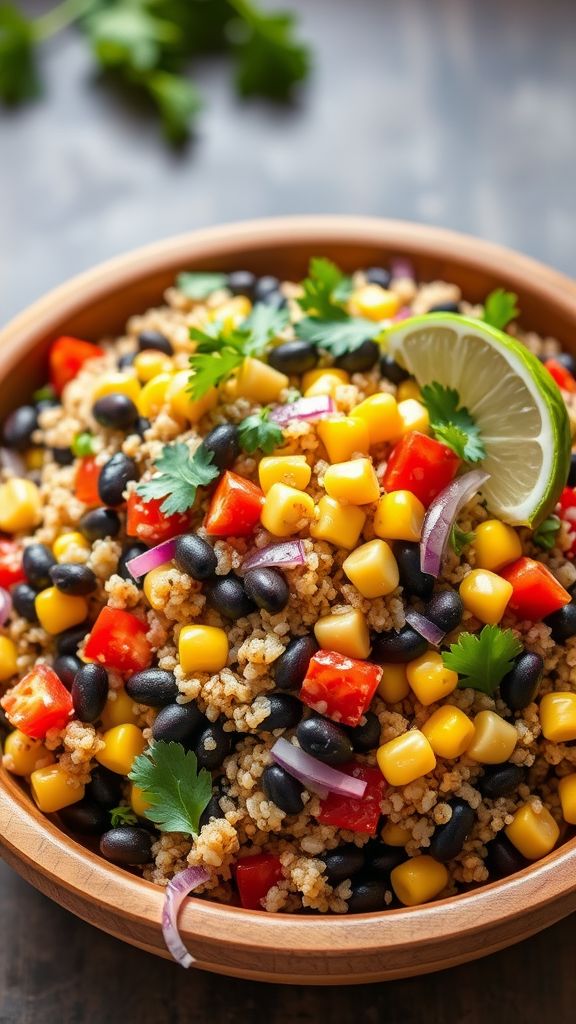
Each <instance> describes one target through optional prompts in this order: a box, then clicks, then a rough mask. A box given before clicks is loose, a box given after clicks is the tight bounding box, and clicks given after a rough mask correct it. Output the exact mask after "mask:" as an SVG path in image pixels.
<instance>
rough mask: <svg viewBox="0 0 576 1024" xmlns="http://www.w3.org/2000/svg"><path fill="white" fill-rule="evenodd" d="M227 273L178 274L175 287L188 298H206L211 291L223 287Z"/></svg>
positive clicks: (226, 279)
mask: <svg viewBox="0 0 576 1024" xmlns="http://www.w3.org/2000/svg"><path fill="white" fill-rule="evenodd" d="M227 281H228V274H201V273H194V274H193V273H184V274H178V277H177V278H176V287H177V288H178V289H179V291H181V292H183V294H184V295H185V296H186V298H188V299H207V298H208V296H209V295H211V294H212V292H215V291H218V289H219V288H225V287H226V282H227Z"/></svg>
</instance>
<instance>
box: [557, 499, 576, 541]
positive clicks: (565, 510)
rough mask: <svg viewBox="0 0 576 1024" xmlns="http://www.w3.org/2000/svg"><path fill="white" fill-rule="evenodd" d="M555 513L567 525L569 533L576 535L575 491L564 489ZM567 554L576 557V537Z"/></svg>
mask: <svg viewBox="0 0 576 1024" xmlns="http://www.w3.org/2000/svg"><path fill="white" fill-rule="evenodd" d="M557 512H558V515H559V516H560V519H562V520H563V521H564V522H565V523H566V524H567V526H568V528H569V529H570V531H571V532H572V533H573V534H575V535H576V489H575V488H574V487H565V488H564V490H563V491H562V494H561V495H560V501H559V502H558V508H557ZM567 554H568V555H569V556H572V557H574V556H575V555H576V536H575V537H574V540H573V541H572V546H571V547H570V550H569V551H568V552H567Z"/></svg>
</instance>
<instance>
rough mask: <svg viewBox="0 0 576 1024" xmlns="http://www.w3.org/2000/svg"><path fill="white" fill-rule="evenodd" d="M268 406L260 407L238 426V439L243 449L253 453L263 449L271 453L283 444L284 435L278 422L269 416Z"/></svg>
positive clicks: (265, 452) (266, 453)
mask: <svg viewBox="0 0 576 1024" xmlns="http://www.w3.org/2000/svg"><path fill="white" fill-rule="evenodd" d="M269 416H270V410H269V409H268V408H264V409H260V410H259V412H255V413H253V414H252V416H247V417H246V419H245V420H242V422H241V423H240V425H239V427H238V440H239V441H240V447H241V448H242V450H243V451H245V452H248V455H252V454H253V453H254V452H256V451H262V452H264V454H265V455H270V454H271V452H273V451H274V449H275V448H278V447H279V445H281V444H282V441H283V439H284V435H283V433H282V430H281V428H280V427H279V426H278V424H277V423H274V421H273V420H271V419H270V418H269Z"/></svg>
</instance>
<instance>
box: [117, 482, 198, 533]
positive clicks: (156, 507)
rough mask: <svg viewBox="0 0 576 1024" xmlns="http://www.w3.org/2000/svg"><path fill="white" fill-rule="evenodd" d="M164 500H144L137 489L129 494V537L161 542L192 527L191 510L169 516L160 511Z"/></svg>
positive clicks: (127, 521)
mask: <svg viewBox="0 0 576 1024" xmlns="http://www.w3.org/2000/svg"><path fill="white" fill-rule="evenodd" d="M164 500H165V499H164V498H151V499H150V501H144V499H143V498H142V497H140V495H139V494H137V492H136V491H132V492H131V494H129V495H128V507H127V515H126V533H127V534H128V536H129V537H138V540H143V541H144V543H145V544H159V543H160V541H163V540H170V538H171V537H177V536H178V534H179V533H186V531H187V530H188V529H189V527H190V522H191V512H175V513H174V515H172V516H167V515H165V514H164V512H161V511H160V506H161V505H162V502H163V501H164Z"/></svg>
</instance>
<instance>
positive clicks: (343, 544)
mask: <svg viewBox="0 0 576 1024" xmlns="http://www.w3.org/2000/svg"><path fill="white" fill-rule="evenodd" d="M365 522H366V513H365V512H363V511H362V509H361V508H357V507H355V506H354V505H341V504H340V502H339V501H336V499H335V498H329V497H328V496H327V495H325V496H324V497H323V498H320V501H319V502H318V507H317V518H316V520H315V521H314V522H313V523H312V524H311V526H310V536H311V537H314V540H327V541H328V543H329V544H336V546H337V547H339V548H347V549H350V548H354V547H356V545H357V543H358V538H359V537H360V534H361V533H362V529H363V527H364V523H365Z"/></svg>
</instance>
